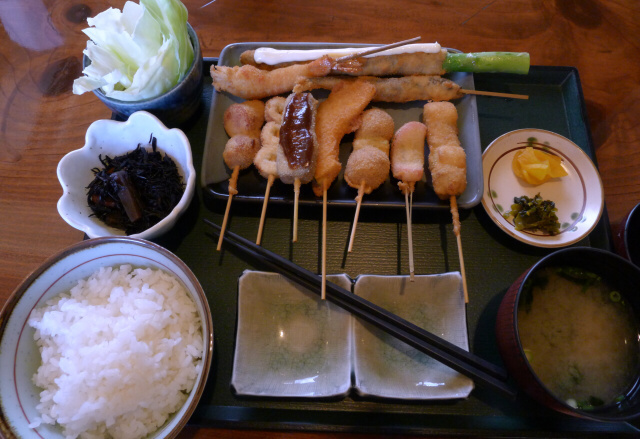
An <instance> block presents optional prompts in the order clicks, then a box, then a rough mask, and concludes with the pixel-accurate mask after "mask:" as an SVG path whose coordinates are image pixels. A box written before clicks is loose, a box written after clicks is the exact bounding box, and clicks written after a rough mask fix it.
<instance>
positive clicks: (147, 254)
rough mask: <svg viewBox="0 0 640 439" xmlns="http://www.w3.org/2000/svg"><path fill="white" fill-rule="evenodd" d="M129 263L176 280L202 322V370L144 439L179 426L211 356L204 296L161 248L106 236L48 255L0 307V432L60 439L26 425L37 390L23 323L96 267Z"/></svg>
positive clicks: (32, 348) (170, 433)
mask: <svg viewBox="0 0 640 439" xmlns="http://www.w3.org/2000/svg"><path fill="white" fill-rule="evenodd" d="M122 264H130V265H133V266H135V267H149V268H153V269H161V270H163V271H164V272H166V273H170V274H172V275H173V276H174V277H176V278H177V279H179V280H180V282H181V283H182V284H183V285H184V287H185V288H186V290H187V291H188V293H189V295H190V296H191V298H192V299H193V301H194V303H195V305H196V308H197V310H198V315H199V317H200V321H201V322H202V347H203V356H202V359H201V363H202V368H201V370H200V372H199V374H198V377H197V378H196V381H195V384H194V386H193V389H192V390H191V392H190V393H189V396H188V398H187V400H186V401H185V403H184V404H183V405H182V407H180V409H178V411H177V412H176V413H174V414H173V415H170V416H169V419H168V420H167V421H166V422H165V424H164V425H163V426H161V427H160V428H159V429H158V431H156V432H155V433H152V434H150V435H149V436H148V437H149V438H153V439H160V438H173V437H176V436H177V435H178V433H179V432H180V430H181V429H182V428H183V427H184V426H185V424H186V423H187V421H188V420H189V418H190V417H191V415H192V414H193V411H194V410H195V408H196V405H197V404H198V401H199V399H200V397H201V396H202V392H203V390H204V387H205V384H206V381H207V377H208V374H209V370H210V367H211V360H212V356H213V323H212V318H211V310H210V308H209V304H208V302H207V298H206V296H205V293H204V291H203V289H202V286H201V285H200V283H199V282H198V279H197V278H196V276H195V275H194V274H193V272H192V271H191V270H190V269H189V267H188V266H187V265H186V264H185V263H184V262H183V261H182V260H181V259H180V258H178V257H177V256H176V255H174V254H173V253H171V252H170V251H168V250H166V249H165V248H163V247H161V246H159V245H157V244H154V243H152V242H149V241H145V240H142V239H135V238H131V237H106V238H97V239H88V240H85V241H81V242H79V243H77V244H74V245H73V246H71V247H68V248H67V249H65V250H63V251H61V252H60V253H58V254H56V255H54V256H52V257H51V258H49V259H48V260H47V261H46V262H44V264H42V265H41V266H40V267H39V268H38V269H36V270H35V271H34V272H33V273H31V274H30V275H29V276H28V277H27V278H26V279H25V280H24V281H23V282H22V284H21V285H19V286H18V288H16V290H15V291H14V292H13V294H12V295H11V296H10V297H9V300H8V301H7V302H6V303H5V305H4V307H3V308H2V311H0V382H2V383H4V384H3V385H2V386H0V413H2V416H0V432H2V434H0V436H2V437H7V438H18V437H20V438H26V439H29V438H33V439H38V438H43V437H44V438H51V439H62V438H63V437H64V435H63V434H62V429H61V428H60V427H59V426H58V425H55V426H53V425H49V424H42V425H40V426H39V427H37V428H36V429H32V428H29V424H30V423H31V422H33V421H34V419H35V418H36V417H37V416H38V415H39V414H38V412H37V410H36V405H37V404H38V403H39V400H40V396H39V394H40V391H41V390H42V389H39V388H38V387H36V386H35V385H34V384H33V382H32V381H31V379H32V376H33V374H34V373H35V372H36V370H37V368H38V367H39V365H40V363H41V359H40V354H39V349H38V346H37V345H36V342H35V341H34V331H35V330H34V329H33V328H31V327H30V326H29V325H28V324H27V319H28V317H29V315H30V313H31V311H32V310H33V309H34V308H36V307H39V306H43V305H44V304H45V302H46V301H47V300H49V299H51V298H53V297H55V296H57V295H58V294H60V293H62V292H65V291H69V289H70V288H71V287H72V286H73V285H75V284H77V282H78V281H79V280H80V279H84V278H87V277H88V276H90V275H91V274H92V273H94V272H95V271H97V270H98V269H99V268H100V267H106V266H120V265H122Z"/></svg>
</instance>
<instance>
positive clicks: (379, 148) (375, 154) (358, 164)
mask: <svg viewBox="0 0 640 439" xmlns="http://www.w3.org/2000/svg"><path fill="white" fill-rule="evenodd" d="M393 132H394V123H393V118H392V117H391V116H390V115H389V113H387V112H386V111H384V110H381V109H379V108H372V109H370V110H367V111H365V112H364V113H362V122H361V124H360V128H358V129H357V130H356V134H355V138H354V140H353V151H352V152H351V155H349V160H348V161H347V166H346V168H345V171H344V179H345V181H346V182H347V184H348V185H349V186H351V187H352V188H354V189H358V196H357V197H356V212H355V216H354V219H353V228H352V229H351V236H350V238H349V247H348V252H351V251H352V250H353V241H354V239H355V234H356V226H357V224H358V216H359V214H360V206H361V204H362V197H363V196H364V194H370V193H371V192H372V191H374V190H375V189H377V188H378V187H379V186H380V185H381V184H382V183H384V182H385V180H386V179H387V177H388V176H389V168H390V161H389V147H390V145H389V143H390V141H391V138H392V137H393Z"/></svg>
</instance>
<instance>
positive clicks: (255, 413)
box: [156, 59, 638, 437]
mask: <svg viewBox="0 0 640 439" xmlns="http://www.w3.org/2000/svg"><path fill="white" fill-rule="evenodd" d="M213 62H215V60H213V59H205V65H204V67H205V70H206V76H205V87H204V92H203V98H202V108H201V111H200V112H199V114H198V115H197V116H195V118H194V119H193V120H191V121H190V122H188V123H187V124H186V125H184V126H182V127H181V128H182V129H183V130H184V131H185V133H186V134H187V136H188V137H189V140H190V141H191V147H192V149H193V157H194V162H195V163H194V165H195V168H196V170H198V172H199V171H200V169H201V162H202V155H203V150H204V147H205V145H204V142H205V137H206V129H207V122H208V113H209V107H210V104H211V95H212V93H213V90H212V87H211V85H210V81H209V80H208V78H209V76H208V71H209V67H210V66H211V64H212V63H213ZM475 84H476V89H478V90H490V91H498V92H510V93H520V94H527V95H529V96H530V99H529V100H527V101H522V100H515V99H504V98H492V97H478V98H477V99H478V111H479V119H480V133H481V140H482V148H483V149H484V148H486V147H487V145H488V144H489V143H490V142H491V141H492V140H493V139H495V138H496V137H498V136H499V135H501V134H503V133H505V132H507V131H511V130H515V129H519V128H542V129H546V130H550V131H555V132H556V133H559V134H561V135H563V136H566V137H568V138H569V139H571V140H573V141H574V142H575V143H577V144H578V145H579V146H580V147H582V148H583V149H584V150H585V151H586V152H587V154H589V156H590V157H591V158H592V159H593V160H594V161H595V150H594V148H593V144H592V142H591V136H590V132H589V127H588V123H587V118H586V112H585V108H584V100H583V96H582V91H581V86H580V80H579V76H578V72H577V70H575V69H573V68H569V67H532V68H531V71H530V73H529V74H528V75H526V76H515V75H496V74H482V75H476V76H475ZM197 193H198V195H197V196H196V197H194V200H193V202H192V204H191V206H190V207H189V210H188V212H187V214H186V215H184V216H183V217H182V218H181V219H180V221H179V222H178V224H177V226H176V227H175V228H174V230H172V231H171V232H170V233H169V234H167V235H165V236H163V237H162V238H160V239H158V240H156V242H157V243H159V244H161V245H163V246H165V247H167V248H168V249H169V250H171V251H173V252H174V253H176V254H177V255H178V256H179V257H180V258H182V259H183V260H184V261H185V262H186V263H187V264H188V265H189V267H190V268H191V269H192V270H193V272H194V273H195V275H196V276H197V277H198V279H199V280H200V282H201V284H202V286H203V288H204V290H205V292H206V294H207V297H208V299H209V303H210V305H211V311H212V314H213V322H214V331H215V334H214V336H215V347H214V351H215V353H214V359H213V364H212V367H211V372H210V375H209V381H208V383H207V387H206V390H205V392H204V394H203V395H202V399H201V401H200V404H199V405H198V408H197V410H196V412H195V414H194V415H193V417H192V419H191V423H193V424H202V425H212V426H217V427H231V428H260V429H284V430H319V431H351V432H371V433H377V434H381V433H391V432H402V433H415V434H434V435H449V434H461V435H465V436H482V437H487V436H513V435H517V436H519V437H523V436H534V437H536V436H537V437H562V436H569V437H586V436H589V435H599V436H601V435H603V434H607V433H608V434H611V435H612V436H616V437H619V436H620V435H623V434H629V435H637V434H638V430H636V429H635V428H634V427H632V426H630V425H629V424H625V423H598V422H592V421H584V420H580V419H575V418H572V417H568V416H565V415H560V414H556V413H555V412H551V411H549V410H547V409H545V408H544V407H541V406H539V405H538V404H537V403H535V402H533V401H532V400H530V399H529V398H528V397H526V396H524V395H522V396H519V397H518V399H517V400H516V401H515V402H513V401H509V400H506V399H504V398H503V397H502V396H500V395H499V394H496V393H494V392H493V391H491V390H488V389H483V388H476V389H475V390H474V391H473V392H472V394H471V396H470V397H469V398H468V399H465V400H454V401H429V402H404V401H390V400H373V399H362V398H358V397H348V398H346V399H337V400H302V399H295V400H292V399H282V398H246V397H237V396H235V395H233V393H232V392H231V389H230V381H231V372H232V365H233V353H234V343H235V330H236V315H237V312H236V311H237V280H238V276H239V275H240V274H241V273H242V272H243V270H246V269H261V267H260V266H259V265H252V264H251V263H250V261H246V260H244V259H242V258H241V256H240V254H239V253H237V252H236V251H234V250H231V249H229V250H225V249H223V251H222V252H217V251H216V249H215V248H216V240H215V239H214V238H213V235H212V234H211V233H210V230H209V229H208V228H207V226H206V225H205V224H204V222H203V219H204V218H208V219H210V220H212V221H214V222H216V223H218V224H220V223H221V222H222V216H223V213H224V208H225V202H224V201H223V200H215V199H210V198H209V197H208V196H205V194H206V191H203V190H199V191H197ZM260 210H261V206H260V205H259V204H252V203H244V204H243V203H236V204H234V205H233V206H232V208H231V216H230V218H229V224H228V227H229V229H230V230H232V231H234V232H235V233H237V234H240V235H242V236H244V237H246V238H248V239H251V240H254V239H255V237H256V233H257V230H258V221H259V216H260ZM353 213H354V209H352V208H349V207H343V208H340V207H335V208H330V209H329V216H328V220H329V233H328V239H327V242H328V252H327V267H328V272H329V273H347V274H348V275H350V276H352V277H355V276H357V275H358V274H363V273H371V274H386V275H391V274H407V273H408V266H407V265H408V255H407V248H406V218H405V213H404V210H403V209H396V210H381V209H379V208H369V209H366V208H363V210H362V211H361V213H360V220H359V223H358V229H357V236H356V241H355V245H354V250H353V252H352V253H350V254H348V255H347V251H346V249H347V245H348V240H349V232H350V230H351V225H352V221H353ZM292 214H293V212H292V207H291V206H284V205H273V206H270V207H269V209H268V211H267V220H266V224H265V230H264V236H263V242H262V245H263V246H264V247H265V248H268V249H270V250H272V251H274V252H276V253H278V254H280V255H282V256H284V257H287V258H289V259H290V260H292V261H293V262H295V263H297V264H299V265H301V266H303V267H305V268H308V269H310V270H314V271H316V272H319V271H320V263H319V254H320V239H321V237H320V230H321V220H320V218H321V209H320V208H316V207H315V206H304V207H303V208H301V210H300V222H299V242H298V243H296V244H295V245H294V244H292V243H291V240H290V237H291V230H292ZM461 220H462V243H463V249H464V259H465V265H466V274H467V279H468V287H469V296H470V303H469V304H468V307H467V322H468V328H469V339H470V340H469V341H470V347H471V351H472V352H474V353H475V354H477V355H479V356H481V357H483V358H485V359H487V360H490V361H492V362H495V363H496V364H502V362H501V360H500V356H499V354H498V351H497V345H496V340H495V335H494V324H495V318H496V312H497V308H498V305H499V303H500V300H501V299H502V297H503V295H504V293H505V292H506V290H507V288H508V287H509V285H510V284H511V283H512V282H513V281H514V280H515V279H516V278H517V277H518V276H519V275H520V274H521V273H522V272H523V271H524V270H526V269H527V268H528V267H529V266H531V265H532V264H533V263H535V262H536V261H537V260H538V259H540V258H541V257H542V256H544V255H546V254H548V253H549V252H550V251H551V250H545V249H539V248H535V247H531V246H528V245H526V244H522V243H520V242H518V241H516V240H514V239H513V238H510V237H509V236H507V235H506V234H505V233H504V232H502V231H501V230H500V229H498V227H497V226H495V225H494V223H493V222H492V221H491V219H490V218H489V217H488V216H487V214H486V213H485V212H484V209H483V207H482V205H478V206H476V207H475V208H473V209H472V210H466V211H462V212H461ZM413 224H414V226H413V239H414V249H415V266H416V272H417V273H420V274H432V273H441V272H445V271H454V270H458V269H459V265H458V253H457V245H456V239H455V236H454V235H453V232H452V226H451V217H450V214H449V213H448V212H445V211H442V212H440V211H426V210H420V211H418V210H416V211H414V215H413ZM576 245H582V246H594V247H599V248H605V249H610V247H611V237H610V232H609V225H608V220H607V215H606V212H605V214H604V215H603V217H602V219H601V221H600V223H599V224H598V225H597V227H596V228H595V230H594V231H593V232H592V233H591V234H590V235H589V236H588V237H587V238H585V239H584V240H582V241H581V242H579V243H577V244H576Z"/></svg>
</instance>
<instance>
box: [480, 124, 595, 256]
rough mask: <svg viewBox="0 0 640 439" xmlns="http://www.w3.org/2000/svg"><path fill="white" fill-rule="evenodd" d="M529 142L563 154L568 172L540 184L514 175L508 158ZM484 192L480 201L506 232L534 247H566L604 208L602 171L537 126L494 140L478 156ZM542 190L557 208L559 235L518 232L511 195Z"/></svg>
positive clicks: (578, 150)
mask: <svg viewBox="0 0 640 439" xmlns="http://www.w3.org/2000/svg"><path fill="white" fill-rule="evenodd" d="M527 146H532V147H534V148H537V149H542V150H545V151H546V152H549V153H551V154H554V155H557V156H559V157H560V158H562V166H563V167H564V169H565V170H566V171H567V173H568V175H567V176H565V177H562V178H554V179H551V180H549V181H547V182H546V183H543V184H541V185H537V186H536V185H531V184H528V183H526V182H525V181H524V180H521V179H519V178H518V177H516V176H515V174H514V173H513V170H512V168H511V162H512V161H513V156H514V155H515V153H516V152H517V151H519V150H522V149H524V148H526V147H527ZM482 167H483V173H484V188H485V191H484V195H483V197H482V205H483V206H484V208H485V210H486V211H487V213H488V214H489V216H490V217H491V219H492V220H493V222H494V223H496V224H497V225H498V226H499V227H500V228H501V229H502V230H503V231H505V232H506V233H507V234H508V235H509V236H512V237H513V238H515V239H517V240H519V241H522V242H525V243H527V244H530V245H533V246H536V247H547V248H554V247H564V246H568V245H570V244H574V243H576V242H578V241H580V240H581V239H583V238H584V237H586V236H587V235H588V234H589V233H590V232H591V231H592V230H593V228H594V227H595V226H596V224H597V223H598V221H599V220H600V217H601V216H602V212H603V209H604V192H603V188H602V180H601V179H600V174H598V171H597V169H596V167H595V165H594V164H593V162H592V161H591V159H590V158H589V157H588V156H587V154H586V153H585V152H584V151H583V150H582V149H581V148H580V147H579V146H578V145H576V144H575V143H573V142H572V141H570V140H569V139H567V138H565V137H563V136H561V135H559V134H556V133H553V132H551V131H545V130H540V129H532V128H527V129H521V130H516V131H511V132H509V133H506V134H504V135H502V136H500V137H498V138H497V139H496V140H494V141H493V142H492V143H491V144H490V145H489V146H488V147H487V149H485V151H484V153H483V155H482ZM537 193H540V196H542V197H543V198H544V199H545V200H551V201H553V202H554V203H555V204H556V207H557V208H558V212H557V215H558V220H559V221H560V224H561V226H560V233H558V234H557V235H553V236H551V235H548V234H544V233H542V232H538V231H524V230H523V231H517V230H516V229H515V227H514V225H513V221H512V219H509V220H507V219H505V218H504V217H503V216H502V214H503V213H504V212H506V211H509V210H510V208H511V204H513V199H514V197H520V196H523V195H527V196H529V197H533V196H535V195H536V194H537Z"/></svg>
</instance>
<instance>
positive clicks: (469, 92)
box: [460, 89, 529, 99]
mask: <svg viewBox="0 0 640 439" xmlns="http://www.w3.org/2000/svg"><path fill="white" fill-rule="evenodd" d="M460 92H461V93H464V94H466V95H480V96H495V97H498V98H513V99H529V96H528V95H519V94H514V93H498V92H495V91H482V90H466V89H461V90H460Z"/></svg>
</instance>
